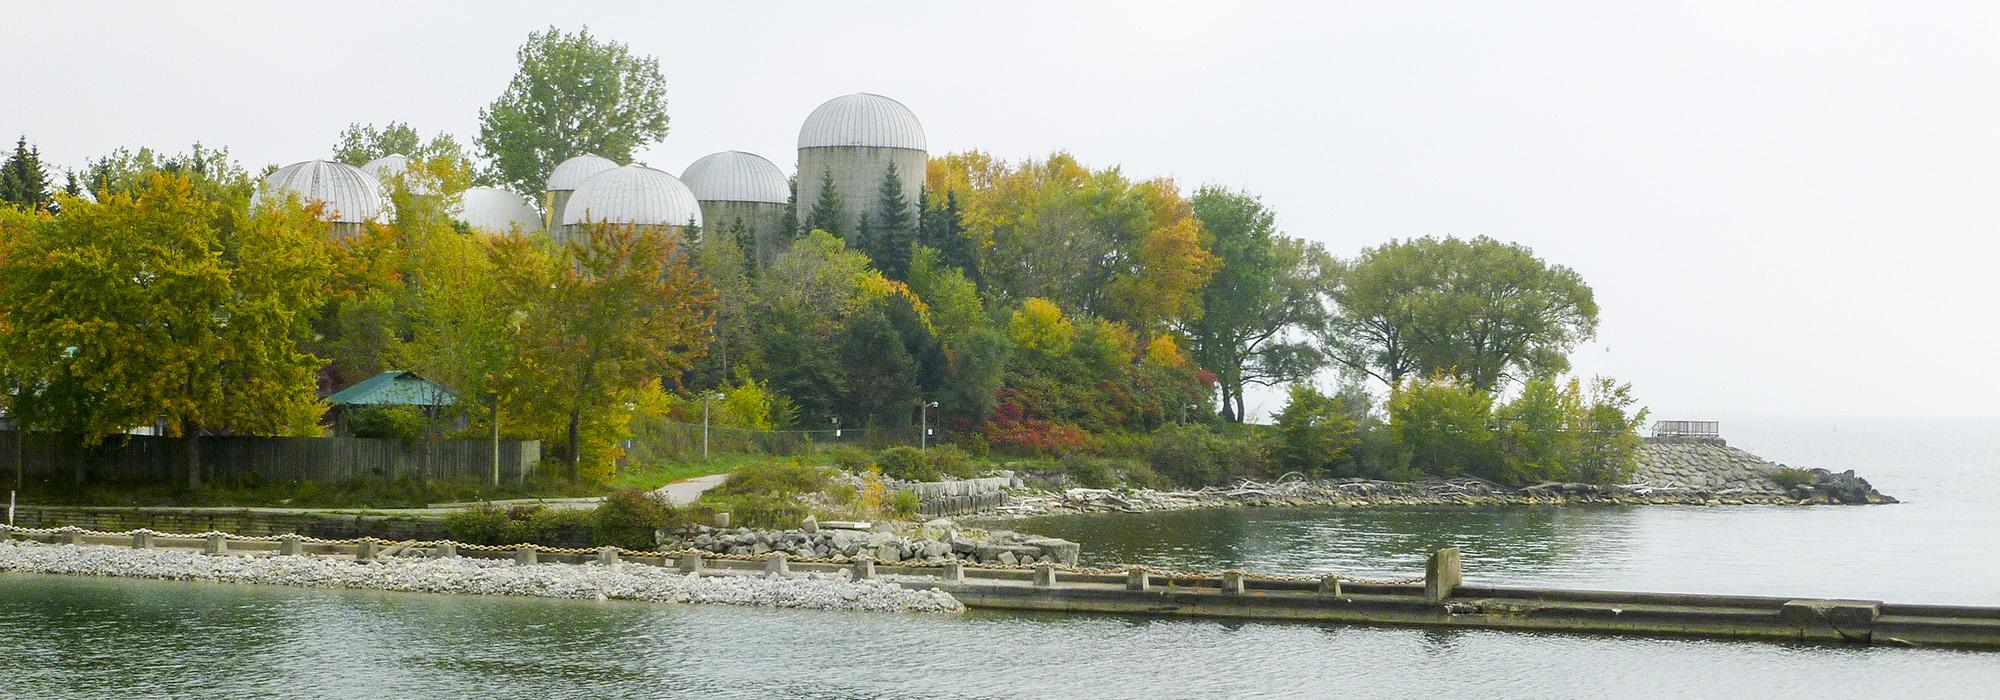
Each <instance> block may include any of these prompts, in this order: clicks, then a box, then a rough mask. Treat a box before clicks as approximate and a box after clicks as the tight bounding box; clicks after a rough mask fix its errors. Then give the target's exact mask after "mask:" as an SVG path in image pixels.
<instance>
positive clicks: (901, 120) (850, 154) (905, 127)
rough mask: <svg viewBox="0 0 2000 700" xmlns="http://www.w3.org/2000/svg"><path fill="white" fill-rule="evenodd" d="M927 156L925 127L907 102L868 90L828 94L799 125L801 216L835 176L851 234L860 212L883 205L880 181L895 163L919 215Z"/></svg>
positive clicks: (907, 199) (911, 208) (913, 212)
mask: <svg viewBox="0 0 2000 700" xmlns="http://www.w3.org/2000/svg"><path fill="white" fill-rule="evenodd" d="M927 158H928V156H927V155H926V154H925V153H924V127H923V125H922V124H920V123H918V122H917V115H915V114H911V113H910V109H909V108H908V107H904V106H903V103H901V102H897V101H895V100H892V99H889V98H887V97H883V96H881V95H875V94H870V93H866V92H858V93H855V94H852V95H844V96H841V97H836V98H833V99H831V100H827V101H826V103H825V104H822V105H820V106H819V108H818V109H815V110H813V112H812V116H809V117H806V123H805V126H803V127H800V129H799V200H798V201H799V203H798V207H799V209H798V212H799V218H800V219H801V220H803V219H805V218H806V217H807V216H808V215H809V213H810V212H811V211H812V209H813V205H814V204H815V203H817V202H818V201H819V197H820V191H821V190H822V188H823V187H824V183H825V181H826V180H827V178H829V177H831V178H832V180H833V191H834V192H836V193H838V194H839V195H840V202H841V209H842V211H843V213H844V214H846V216H845V222H844V224H843V225H844V226H846V231H845V233H846V234H848V235H850V236H851V235H853V234H854V232H855V231H857V230H859V228H860V223H861V217H863V216H870V215H873V214H875V213H876V212H875V210H876V209H878V208H879V207H880V205H881V201H882V182H883V180H884V179H885V178H887V177H888V174H889V168H890V166H892V165H893V166H895V169H896V177H897V178H899V179H901V180H902V185H903V201H904V203H905V205H906V207H907V208H908V211H909V215H910V220H911V221H915V220H916V217H917V209H918V207H921V206H922V204H921V203H920V202H918V201H917V195H918V193H919V192H920V191H922V188H923V184H924V168H925V166H926V164H927Z"/></svg>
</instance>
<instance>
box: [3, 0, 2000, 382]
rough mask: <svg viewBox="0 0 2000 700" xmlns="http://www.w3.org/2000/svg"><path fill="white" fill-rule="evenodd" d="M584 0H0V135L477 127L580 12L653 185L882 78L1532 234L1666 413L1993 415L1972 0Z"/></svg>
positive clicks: (1184, 159) (323, 142) (1043, 132)
mask: <svg viewBox="0 0 2000 700" xmlns="http://www.w3.org/2000/svg"><path fill="white" fill-rule="evenodd" d="M570 4H571V3H548V2H540V3H519V4H509V3H495V2H480V3H465V4H457V5H451V4H444V3H428V2H407V1H405V2H390V3H370V2H350V1H345V0H333V1H331V2H318V3H311V4H303V3H301V4H287V3H228V4H222V3H192V2H174V3H155V2H145V3H138V2H133V3H101V4H100V3H90V4H85V3H73V2H62V3H41V2H27V3H24V2H20V1H19V0H5V2H4V4H0V27H4V28H5V31H4V32H0V65H5V66H8V67H9V70H10V74H12V75H15V76H17V79H16V80H13V81H10V83H11V86H10V87H9V88H8V90H7V91H6V93H5V95H4V96H0V133H4V134H5V136H6V137H7V138H8V140H9V141H10V142H11V139H12V138H13V136H14V135H16V134H26V135H27V136H28V138H29V139H30V141H32V142H33V143H35V144H37V145H39V146H40V147H41V151H42V154H43V157H44V159H46V160H47V161H50V162H51V163H53V164H56V165H61V166H66V167H76V166H80V165H81V164H83V163H84V162H85V161H86V160H87V159H89V158H92V157H95V156H98V155H101V154H103V153H104V152H106V151H108V150H110V149H112V148H115V147H118V146H141V145H147V146H153V147H156V148H159V147H164V148H168V149H173V150H180V149H183V148H185V147H186V145H188V144H190V143H193V142H195V141H200V142H203V143H206V144H210V145H225V146H227V147H229V148H230V150H231V152H232V153H233V154H234V155H235V156H236V157H238V158H239V159H241V160H242V161H243V162H244V163H245V164H246V165H248V166H249V167H251V168H252V169H253V170H254V169H256V168H258V167H261V166H262V165H264V164H266V163H289V162H294V161H299V160H305V159H309V158H323V157H328V155H329V151H330V150H331V146H332V144H333V142H334V140H335V138H336V136H337V135H338V134H339V132H340V130H341V129H342V128H343V127H345V126H346V125H347V124H349V123H350V122H364V123H383V122H388V121H391V120H401V121H406V122H409V123H410V124H412V125H413V126H415V127H416V128H418V129H419V130H421V131H424V132H434V131H448V132H451V133H454V134H457V135H458V136H460V137H461V138H462V139H465V140H467V141H470V138H471V137H472V136H473V135H474V134H475V133H476V132H477V120H478V111H479V109H480V108H481V107H482V106H484V105H486V104H487V103H489V102H491V101H492V99H493V98H494V97H495V96H496V95H498V94H499V92H500V91H501V89H502V88H503V87H504V86H505V85H506V83H507V80H508V78H509V77H510V76H511V75H512V73H513V71H514V68H515V60H514V51H515V49H516V48H517V47H518V46H519V44H520V43H521V41H522V39H523V38H524V37H525V36H526V35H527V33H528V32H529V31H530V30H533V29H536V28H539V27H544V26H547V25H550V24H555V25H558V26H561V27H563V28H565V29H575V28H577V27H581V26H584V25H589V26H590V28H591V29H592V31H593V32H595V33H597V34H599V35H601V36H604V37H607V38H611V39H615V40H618V41H623V42H626V43H628V44H630V45H631V46H632V48H633V50H634V51H635V52H638V53H642V54H650V55H654V56H657V57H658V58H659V59H660V64H661V69H662V71H663V72H664V73H665V74H666V78H667V85H668V95H669V98H670V100H671V104H670V113H671V116H672V120H673V123H672V131H671V133H670V134H669V135H668V137H667V139H666V141H665V142H664V143H661V144H657V145H654V146H652V147H650V148H647V149H645V150H644V152H643V153H642V154H641V156H640V159H641V160H642V161H643V162H645V163H647V164H649V165H652V166H654V167H659V168H662V169H665V170H668V171H671V172H676V173H678V172H679V171H680V170H681V169H682V168H683V167H684V166H686V165H687V163H689V162H690V161H692V160H694V159H695V158H698V157H700V156H702V155H704V154H707V153H710V152H714V151H718V150H725V149H738V150H746V151H751V152H755V153H759V154H762V155H764V156H766V157H768V158H770V159H771V160H772V161H773V162H776V163H779V164H780V165H781V166H783V167H785V168H786V169H787V170H788V171H789V170H791V169H792V165H793V161H794V156H793V153H794V151H793V148H794V144H795V141H794V139H795V138H796V137H797V133H798V127H799V124H800V122H801V121H802V120H803V119H804V118H805V116H806V114H807V113H809V112H811V111H812V108H813V107H814V106H816V105H817V104H819V103H820V102H821V101H824V100H826V99H827V98H830V97H833V96H836V95H841V94H846V93H851V92H856V91H868V92H877V93H882V94H885V95H889V96H891V97H894V98H896V99H898V100H900V101H902V102H903V103H904V104H906V105H908V106H909V107H910V108H911V109H912V110H914V111H915V112H916V114H917V116H918V117H919V118H920V119H921V120H922V121H923V123H924V127H925V130H926V131H927V133H928V135H929V140H930V146H931V151H932V153H933V154H939V153H944V152H948V151H953V150H961V149H970V148H978V149H983V150H986V151H989V152H992V153H994V154H996V155H999V156H1002V157H1006V158H1010V159H1017V158H1023V157H1031V156H1040V155H1045V154H1047V153H1048V152H1050V151H1051V150H1053V149H1066V150H1069V151H1071V152H1073V153H1075V154H1076V155H1077V156H1078V157H1080V158H1081V159H1083V160H1084V161H1085V162H1086V163H1090V164H1092V165H1113V164H1115V165H1120V166H1122V167H1123V168H1124V169H1125V171H1126V172H1127V173H1129V174H1131V175H1133V176H1135V177H1141V178H1143V177H1152V176H1158V175H1167V176H1172V177H1174V178H1177V179H1178V180H1179V181H1180V182H1181V184H1182V185H1183V186H1185V187H1187V188H1190V189H1192V188H1193V187H1196V186H1199V185H1202V184H1219V185H1226V186H1229V187H1234V188H1240V189H1245V190H1248V191H1251V192H1254V193H1257V194H1259V195H1261V196H1263V197H1264V199H1265V201H1266V202H1267V203H1268V204H1270V205H1271V206H1272V207H1273V208H1274V209H1275V210H1276V211H1277V212H1278V215H1279V222H1280V225H1281V226H1282V227H1283V228H1284V230H1285V231H1286V232H1288V233H1290V234H1292V235H1295V236H1300V237H1304V238H1309V239H1312V240H1316V241H1319V242H1321V243H1323V244H1325V245H1326V246H1327V247H1328V248H1329V249H1331V250H1332V251H1334V252H1335V253H1336V254H1338V255H1341V256H1343V257H1348V256H1352V255H1354V254H1355V253H1357V252H1359V251H1360V250H1362V249H1363V248H1365V247H1368V246H1371V245H1375V244H1378V243H1381V242H1383V241H1385V240H1388V239H1390V238H1396V237H1411V236H1421V235H1426V234H1452V235H1459V236H1472V235H1481V234H1483V235H1488V236H1493V237H1496V238H1501V239H1505V240H1512V241H1518V242H1520V243H1523V244H1526V245H1529V246H1531V247H1533V248H1534V249H1535V250H1536V252H1537V253H1539V254H1540V255H1541V256H1542V257H1544V258H1545V259H1547V260H1550V261H1552V262H1555V263H1559V264H1563V265H1568V266H1570V267H1573V268H1575V269H1577V270H1578V271H1580V272H1581V273H1582V274H1583V275H1584V277H1585V279H1586V280H1588V281H1589V283H1590V284H1591V285H1592V286H1593V287H1594V288H1595V289H1596V291H1597V295H1598V301H1599V303H1600V304H1601V305H1602V308H1603V312H1602V327H1601V329H1600V332H1599V338H1598V340H1597V341H1596V342H1594V343H1591V344H1589V345H1587V346H1585V347H1583V348H1581V349H1580V350H1579V351H1578V353H1577V358H1576V360H1577V366H1578V368H1579V370H1581V371H1583V372H1585V373H1604V374H1610V375H1614V376H1617V377H1619V378H1621V379H1625V380H1629V381H1631V382H1632V383H1633V384H1634V385H1635V387H1636V389H1637V392H1638V395H1639V397H1640V399H1641V401H1642V402H1643V403H1644V404H1646V405H1649V406H1651V407H1652V409H1653V412H1654V416H1655V417H1657V418H1690V419H1693V418H1702V417H1705V416H1709V415H1717V414H1729V415H1738V414H1810V415H1909V416H1924V415H1976V416H1996V415H2000V398H1997V397H2000V369H1997V368H1996V367H2000V362H1996V361H2000V325H1996V318H2000V311H1996V308H1995V304H1996V302H2000V281H1996V275H1995V270H1994V268H1995V267H1996V265H2000V242H1996V236H1995V234H1996V229H2000V226H1996V224H2000V212H1996V204H1995V203H1996V199H1995V193H1996V192H2000V135H1996V134H2000V91H1996V87H2000V81H1996V78H2000V41H1995V40H1994V38H1995V37H2000V22H1996V18H2000V7H1996V5H1995V4H1993V3H1974V2H1967V3H1946V2H1930V3H1909V2H1881V3H1852V2H1828V1H1823V0H1822V1H1814V2H1795V3H1778V2H1747V1H1743V0H1737V1H1733V2H1715V3H1678V2H1677V3H1661V2H1651V3H1629V4H1630V5H1631V7H1624V8H1620V7H1613V5H1616V4H1619V3H1607V2H1601V1H1598V2H1575V3H1526V2H1515V3H1493V2H1466V3H1419V2H1377V3H1312V4H1308V3H1285V4H1278V3H1270V4H1258V3H1246V2H1226V3H1221V2H1214V3H1188V4H1173V3H1163V2H1147V3H1143V4H1141V3H1134V4H1131V5H1112V4H1103V5H1098V4H1088V5H1086V6H1083V7H1077V6H1074V5H1085V4H1084V3H1029V2H1004V3H980V4H977V5H969V4H955V3H936V2H921V3H868V4H866V5H865V6H862V7H858V8H850V7H839V6H837V5H843V6H844V5H847V3H812V4H805V3H789V4H784V5H779V4H777V3H754V5H755V6H754V7H749V8H743V9H737V8H736V7H735V6H737V5H753V3H701V4H692V3H688V4H682V3H674V4H668V3H652V2H648V3H631V4H609V3H605V4H589V5H585V6H583V7H570V6H568V5H570ZM1308 5H1310V6H1308ZM24 75H32V76H33V78H32V79H23V78H21V77H20V76H24ZM10 145H11V143H10ZM1280 401H1281V400H1280V399H1278V398H1277V397H1276V396H1275V395H1268V394H1267V395H1264V396H1260V397H1256V399H1254V400H1253V405H1252V408H1253V409H1261V410H1271V409H1275V408H1276V404H1277V403H1279V402H1280ZM1260 403H1261V404H1262V405H1261V406H1260V405H1258V404H1260Z"/></svg>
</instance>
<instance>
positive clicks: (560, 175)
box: [542, 153, 618, 231]
mask: <svg viewBox="0 0 2000 700" xmlns="http://www.w3.org/2000/svg"><path fill="white" fill-rule="evenodd" d="M616 167H618V164H617V163H613V162H611V159H609V158H603V157H599V156H594V155H591V154H588V153H585V154H583V155H580V156H577V157H575V158H571V159H569V160H565V161H563V162H561V163H558V164H556V169H555V170H554V171H552V172H550V173H549V184H548V185H547V187H545V188H544V190H545V192H544V194H543V195H542V211H543V212H544V213H546V214H547V216H548V222H547V224H548V226H549V230H551V231H553V230H555V228H556V226H557V225H558V224H559V223H561V221H562V216H563V207H566V206H569V198H570V196H571V195H572V194H574V193H575V192H576V188H578V187H582V186H583V183H584V181H585V180H589V179H590V178H591V177H593V176H595V175H597V174H598V173H601V172H604V171H606V170H610V169H613V168H616Z"/></svg>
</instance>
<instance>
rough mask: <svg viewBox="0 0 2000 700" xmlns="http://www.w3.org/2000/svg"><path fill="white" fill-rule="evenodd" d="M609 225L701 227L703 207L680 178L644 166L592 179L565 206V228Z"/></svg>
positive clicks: (634, 166) (618, 169)
mask: <svg viewBox="0 0 2000 700" xmlns="http://www.w3.org/2000/svg"><path fill="white" fill-rule="evenodd" d="M585 219H588V220H590V221H609V222H612V223H620V224H638V225H640V226H686V225H687V224H688V223H689V222H693V223H694V225H696V226H700V225H701V203H700V202H699V201H696V200H695V198H694V192H693V191H692V190H689V189H688V187H687V185H684V184H681V181H680V179H679V178H676V177H674V176H672V175H668V174H666V173H664V172H661V171H658V170H654V169H652V168H648V167H646V166H643V165H627V166H625V167H622V168H613V169H611V170H606V171H604V172H601V173H598V174H596V175H593V176H591V178H590V179H589V180H586V181H584V183H583V186H581V187H578V188H576V194H573V195H570V198H569V203H568V204H566V205H564V206H563V214H562V225H564V226H571V225H575V224H581V223H583V222H584V220H585Z"/></svg>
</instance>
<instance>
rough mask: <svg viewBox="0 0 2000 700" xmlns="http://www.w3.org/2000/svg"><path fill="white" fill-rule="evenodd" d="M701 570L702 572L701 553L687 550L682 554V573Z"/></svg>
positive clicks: (692, 572)
mask: <svg viewBox="0 0 2000 700" xmlns="http://www.w3.org/2000/svg"><path fill="white" fill-rule="evenodd" d="M700 572H701V555H700V554H696V553H694V552H686V553H683V554H681V573H683V574H694V573H700Z"/></svg>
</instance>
